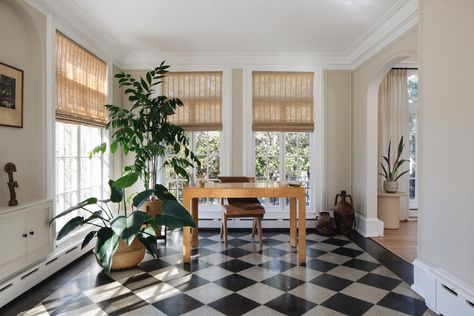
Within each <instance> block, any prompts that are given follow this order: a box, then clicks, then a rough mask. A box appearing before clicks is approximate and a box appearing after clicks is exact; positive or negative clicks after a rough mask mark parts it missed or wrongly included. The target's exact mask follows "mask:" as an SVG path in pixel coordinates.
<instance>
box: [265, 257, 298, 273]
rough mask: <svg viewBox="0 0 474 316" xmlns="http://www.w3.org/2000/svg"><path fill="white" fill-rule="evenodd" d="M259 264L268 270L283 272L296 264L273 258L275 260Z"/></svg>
mask: <svg viewBox="0 0 474 316" xmlns="http://www.w3.org/2000/svg"><path fill="white" fill-rule="evenodd" d="M259 266H260V267H262V268H265V269H268V270H272V271H280V272H283V271H286V270H288V269H291V268H293V267H294V266H295V264H293V263H290V262H286V261H282V260H279V259H273V260H270V261H267V262H264V263H262V264H260V265H259Z"/></svg>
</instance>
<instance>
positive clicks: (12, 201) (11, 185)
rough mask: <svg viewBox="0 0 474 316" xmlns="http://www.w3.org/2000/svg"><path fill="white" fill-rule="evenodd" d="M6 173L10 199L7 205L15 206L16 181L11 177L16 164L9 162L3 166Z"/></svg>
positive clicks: (16, 202) (16, 203)
mask: <svg viewBox="0 0 474 316" xmlns="http://www.w3.org/2000/svg"><path fill="white" fill-rule="evenodd" d="M3 170H5V172H6V173H8V182H7V185H8V188H9V189H10V201H9V202H8V206H15V205H18V201H17V200H16V192H15V188H18V182H16V181H15V180H14V179H13V172H16V166H15V165H14V164H13V163H11V162H9V163H7V164H6V165H5V168H3Z"/></svg>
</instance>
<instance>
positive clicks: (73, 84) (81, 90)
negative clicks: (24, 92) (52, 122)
mask: <svg viewBox="0 0 474 316" xmlns="http://www.w3.org/2000/svg"><path fill="white" fill-rule="evenodd" d="M106 77H107V63H105V62H104V61H102V60H101V59H99V58H98V57H96V56H95V55H93V54H91V53H90V52H89V51H87V50H85V49H84V48H82V47H81V46H79V45H78V44H77V43H75V42H74V41H72V40H71V39H70V38H68V37H67V36H65V35H64V34H62V33H60V32H56V119H57V120H59V121H64V122H69V123H82V124H87V125H94V126H105V124H106V123H107V115H106V110H105V107H104V105H105V96H106V92H105V91H106Z"/></svg>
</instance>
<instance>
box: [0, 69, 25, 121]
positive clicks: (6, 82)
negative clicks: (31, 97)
mask: <svg viewBox="0 0 474 316" xmlns="http://www.w3.org/2000/svg"><path fill="white" fill-rule="evenodd" d="M0 126H10V127H18V128H22V127H23V70H21V69H18V68H15V67H12V66H9V65H7V64H4V63H0Z"/></svg>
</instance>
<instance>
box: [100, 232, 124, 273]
mask: <svg viewBox="0 0 474 316" xmlns="http://www.w3.org/2000/svg"><path fill="white" fill-rule="evenodd" d="M118 242H119V236H117V234H115V233H114V231H113V230H112V229H111V228H110V227H102V228H101V229H99V230H98V231H97V252H96V256H97V260H98V261H99V264H100V266H101V267H102V268H103V269H104V271H105V272H110V267H111V266H112V258H113V255H114V253H115V251H117V247H118Z"/></svg>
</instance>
